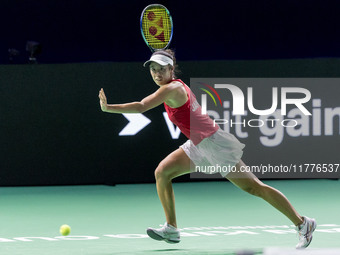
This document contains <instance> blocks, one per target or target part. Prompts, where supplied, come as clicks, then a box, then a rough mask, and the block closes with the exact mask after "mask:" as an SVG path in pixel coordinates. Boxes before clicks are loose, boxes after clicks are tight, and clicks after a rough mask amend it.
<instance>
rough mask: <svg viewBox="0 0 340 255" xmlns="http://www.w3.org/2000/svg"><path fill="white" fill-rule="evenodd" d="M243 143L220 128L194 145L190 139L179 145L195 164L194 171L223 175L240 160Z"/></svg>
mask: <svg viewBox="0 0 340 255" xmlns="http://www.w3.org/2000/svg"><path fill="white" fill-rule="evenodd" d="M244 147H245V145H244V144H243V143H240V142H239V140H237V138H236V137H235V136H234V135H232V134H230V133H228V132H226V131H223V130H222V129H218V130H217V131H216V133H214V134H213V135H211V136H210V137H207V138H205V139H203V140H202V141H201V142H200V143H199V144H197V145H194V143H193V142H192V141H191V140H188V141H186V142H185V143H184V144H183V145H181V146H180V148H182V149H183V150H184V152H185V153H186V154H187V156H188V157H189V158H190V159H191V161H192V162H193V163H194V164H195V166H193V169H195V170H194V171H196V172H202V173H205V174H215V173H220V174H221V175H222V176H223V177H225V176H226V175H227V174H228V173H229V172H230V169H232V167H235V165H236V164H237V163H238V162H240V159H241V158H242V154H243V151H242V150H243V148H244Z"/></svg>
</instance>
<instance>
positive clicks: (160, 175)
mask: <svg viewBox="0 0 340 255" xmlns="http://www.w3.org/2000/svg"><path fill="white" fill-rule="evenodd" d="M164 178H166V179H170V169H169V167H168V166H167V165H166V164H164V163H163V162H161V163H159V164H158V166H157V168H156V170H155V179H156V180H159V179H164Z"/></svg>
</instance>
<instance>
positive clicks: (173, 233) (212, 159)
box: [99, 50, 316, 248]
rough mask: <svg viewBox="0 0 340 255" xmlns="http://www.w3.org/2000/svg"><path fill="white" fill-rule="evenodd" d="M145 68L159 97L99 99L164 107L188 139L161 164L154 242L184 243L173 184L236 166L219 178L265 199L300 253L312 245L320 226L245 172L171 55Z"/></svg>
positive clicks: (137, 109) (119, 107)
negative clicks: (160, 215)
mask: <svg viewBox="0 0 340 255" xmlns="http://www.w3.org/2000/svg"><path fill="white" fill-rule="evenodd" d="M144 66H149V69H150V74H151V76H152V78H153V80H154V82H155V83H156V85H157V86H158V87H159V88H158V89H157V90H156V92H154V93H153V94H151V95H149V96H147V97H145V98H144V99H143V100H141V101H140V102H131V103H126V104H107V99H106V96H105V93H104V90H103V89H101V90H100V91H99V99H100V106H101V109H102V111H103V112H108V113H143V112H145V111H148V110H150V109H152V108H155V107H156V106H159V105H160V104H164V107H165V109H166V111H167V113H168V116H169V118H170V120H171V121H172V122H173V123H174V124H175V125H177V126H178V127H179V128H180V130H181V131H182V133H183V134H184V135H185V136H186V137H187V138H188V139H189V140H188V141H187V142H185V143H184V144H183V145H181V146H180V148H178V149H177V150H175V151H174V152H172V153H170V154H169V155H168V156H167V157H166V158H165V159H163V160H162V161H161V162H160V163H159V165H158V167H157V168H156V170H155V178H156V186H157V193H158V196H159V199H160V201H161V203H162V206H163V209H164V212H165V217H166V222H165V224H164V226H163V227H162V228H158V229H155V228H148V229H147V234H148V235H149V236H150V237H151V238H153V239H155V240H164V241H166V242H168V243H178V242H180V231H179V230H178V229H177V222H176V213H175V197H174V192H173V188H172V179H174V178H175V177H177V176H180V175H184V174H188V173H190V172H192V171H194V169H195V167H194V166H195V165H200V166H202V165H216V164H219V165H220V166H221V165H223V166H235V167H236V169H237V170H236V171H231V172H226V173H225V172H223V173H222V172H221V175H222V176H223V177H226V178H227V179H228V180H229V181H230V182H232V183H233V184H234V185H235V186H237V187H239V188H240V189H242V190H244V191H246V192H248V193H250V194H252V195H255V196H258V197H261V198H263V199H264V200H265V201H267V202H268V203H269V204H271V205H272V206H274V207H275V208H276V209H277V210H279V211H280V212H281V213H283V214H284V215H285V216H287V217H288V218H289V219H290V220H291V221H292V222H293V223H294V225H295V226H296V230H297V231H298V233H299V243H298V244H297V246H296V248H305V247H307V246H308V245H309V244H310V242H311V240H312V234H313V231H314V230H315V228H316V221H315V220H314V219H310V218H308V217H305V216H301V215H299V214H298V213H297V211H296V210H295V209H294V207H293V206H292V205H291V203H290V202H289V201H288V199H287V198H286V197H285V196H284V195H283V194H282V193H281V192H280V191H278V190H276V189H274V188H272V187H270V186H268V185H266V184H264V183H262V182H261V181H260V180H259V179H258V178H257V177H256V176H255V175H254V174H253V173H251V172H243V171H241V167H242V166H245V165H244V163H243V162H242V160H241V156H242V153H243V152H242V149H243V147H244V145H243V144H242V143H240V142H239V141H238V140H237V139H236V138H235V136H233V135H232V134H230V133H227V132H225V131H223V130H222V129H220V128H219V127H218V125H217V126H214V123H213V120H212V119H211V118H210V117H209V116H208V115H202V114H201V107H200V105H199V104H198V103H197V101H196V98H195V95H194V94H193V93H192V92H191V90H190V88H189V87H188V86H187V85H186V84H185V83H184V82H183V81H181V80H180V79H176V77H175V71H176V59H175V56H174V53H173V51H171V50H160V51H156V52H155V53H153V54H152V56H151V58H150V60H148V61H146V62H145V63H144ZM190 122H191V123H190Z"/></svg>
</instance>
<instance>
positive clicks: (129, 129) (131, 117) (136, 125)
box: [119, 113, 151, 136]
mask: <svg viewBox="0 0 340 255" xmlns="http://www.w3.org/2000/svg"><path fill="white" fill-rule="evenodd" d="M123 116H124V117H125V118H126V119H127V120H128V121H129V123H128V124H127V125H126V126H125V127H124V128H123V129H122V131H120V133H119V136H127V135H135V134H137V133H138V132H139V131H141V130H142V129H143V128H145V127H146V126H147V125H149V123H150V122H151V120H149V119H148V118H147V117H145V116H144V115H143V114H141V113H123Z"/></svg>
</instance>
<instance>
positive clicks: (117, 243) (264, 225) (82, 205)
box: [0, 180, 340, 255]
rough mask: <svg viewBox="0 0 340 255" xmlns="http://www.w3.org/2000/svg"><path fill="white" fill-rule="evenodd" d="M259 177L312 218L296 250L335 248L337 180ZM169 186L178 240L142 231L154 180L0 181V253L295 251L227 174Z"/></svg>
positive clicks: (339, 206)
mask: <svg viewBox="0 0 340 255" xmlns="http://www.w3.org/2000/svg"><path fill="white" fill-rule="evenodd" d="M265 182H266V183H268V184H270V185H272V186H273V187H276V188H278V189H279V190H281V191H282V192H283V193H284V194H285V195H286V196H287V197H288V199H290V201H291V202H292V203H293V205H294V206H295V207H296V209H297V210H298V211H299V212H300V213H301V214H302V215H306V216H309V217H314V218H316V219H317V222H318V228H317V230H316V232H315V234H314V239H313V242H312V243H311V245H310V247H308V248H307V250H305V252H303V251H302V252H298V253H296V254H340V242H339V240H340V239H339V238H340V219H339V211H340V203H339V196H338V194H339V193H340V185H339V181H338V180H271V181H265ZM174 189H175V194H176V202H177V204H176V208H177V218H178V224H179V228H181V229H182V238H181V243H179V244H168V243H165V242H158V241H155V240H152V239H150V238H148V237H147V235H146V233H145V229H146V228H147V227H149V226H150V227H157V226H158V225H159V224H163V223H164V221H165V219H164V215H163V209H162V207H161V204H160V203H159V200H158V197H157V193H156V188H155V185H154V184H134V185H117V186H52V187H51V186H50V187H3V188H0V192H1V196H0V204H1V211H0V219H1V227H0V254H1V255H5V254H6V255H7V254H10V255H16V254H20V255H21V254H25V255H26V254H27V255H29V254H34V255H36V254H44V255H54V254H58V255H59V254H64V255H65V254H72V255H78V254H79V255H80V254H89V255H90V254H95V255H109V254H237V253H238V254H247V253H246V250H247V251H249V252H250V251H252V252H253V253H255V254H295V252H296V251H295V250H294V249H293V248H294V247H295V245H296V243H297V234H296V233H295V231H294V228H293V227H292V226H291V224H290V222H289V221H288V220H287V219H286V218H285V217H284V216H282V215H281V214H280V213H279V212H277V211H276V210H275V209H273V208H272V207H271V206H269V205H267V204H266V202H264V201H262V200H261V199H259V198H256V197H253V196H251V195H248V194H247V193H245V192H243V191H241V190H239V189H237V188H236V187H234V186H233V185H232V184H231V183H229V182H192V183H175V184H174ZM62 224H69V225H70V226H71V228H72V231H71V234H70V235H69V236H67V237H62V236H60V234H59V227H60V225H62ZM269 247H276V248H270V249H268V248H269ZM278 247H279V249H278ZM325 249H327V250H325ZM241 251H242V252H243V253H242V252H241ZM306 251H308V252H309V253H306ZM311 252H316V253H311ZM318 252H319V253H318ZM332 252H333V253H332ZM248 254H251V253H248Z"/></svg>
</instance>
